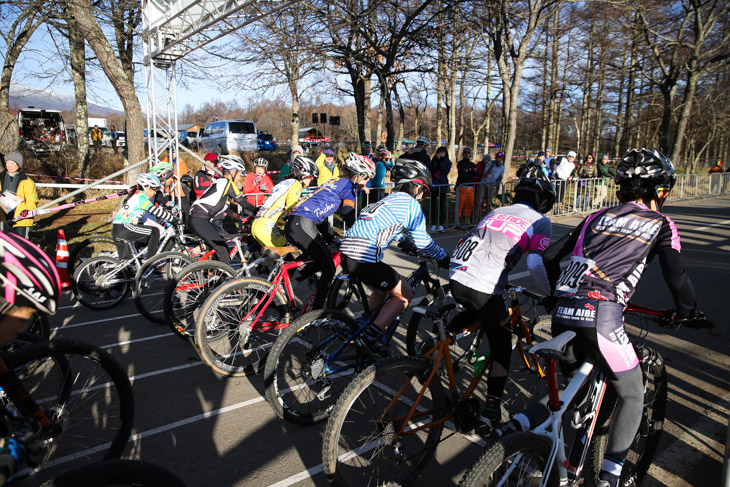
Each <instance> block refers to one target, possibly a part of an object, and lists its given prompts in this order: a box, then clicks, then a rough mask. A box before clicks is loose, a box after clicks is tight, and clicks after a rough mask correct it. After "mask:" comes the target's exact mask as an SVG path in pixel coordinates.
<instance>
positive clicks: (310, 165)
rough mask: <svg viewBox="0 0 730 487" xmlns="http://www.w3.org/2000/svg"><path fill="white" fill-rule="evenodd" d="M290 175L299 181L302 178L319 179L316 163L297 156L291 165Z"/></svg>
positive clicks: (307, 158)
mask: <svg viewBox="0 0 730 487" xmlns="http://www.w3.org/2000/svg"><path fill="white" fill-rule="evenodd" d="M291 173H292V174H293V175H294V177H295V178H297V179H299V180H302V179H304V178H312V179H317V178H318V177H319V168H317V163H316V162H314V161H313V160H312V159H310V158H309V157H305V156H298V157H297V158H296V159H294V162H292V163H291Z"/></svg>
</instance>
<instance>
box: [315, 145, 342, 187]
mask: <svg viewBox="0 0 730 487" xmlns="http://www.w3.org/2000/svg"><path fill="white" fill-rule="evenodd" d="M316 164H317V169H318V170H319V176H317V186H322V185H323V184H324V183H326V182H327V181H329V180H330V179H337V178H339V177H340V168H339V167H337V162H336V161H335V153H334V152H333V151H332V149H325V150H324V152H323V153H322V154H320V155H319V157H318V158H317V161H316Z"/></svg>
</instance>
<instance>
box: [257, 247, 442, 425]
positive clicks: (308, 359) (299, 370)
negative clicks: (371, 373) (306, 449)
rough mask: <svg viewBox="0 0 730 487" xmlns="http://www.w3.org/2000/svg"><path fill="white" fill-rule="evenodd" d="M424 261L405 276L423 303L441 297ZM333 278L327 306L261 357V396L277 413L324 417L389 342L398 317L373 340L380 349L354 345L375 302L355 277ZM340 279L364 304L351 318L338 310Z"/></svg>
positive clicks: (308, 419) (299, 419)
mask: <svg viewBox="0 0 730 487" xmlns="http://www.w3.org/2000/svg"><path fill="white" fill-rule="evenodd" d="M430 267H433V268H436V269H437V268H438V266H437V264H436V263H435V262H434V261H432V260H429V259H426V258H420V259H419V266H418V268H417V269H416V270H415V271H414V272H413V273H412V274H411V275H410V276H408V278H407V281H408V282H409V284H410V285H411V287H412V288H413V289H414V292H415V291H417V290H418V288H419V286H420V285H423V286H424V288H425V289H426V294H427V295H426V297H424V298H423V299H422V302H423V303H426V302H428V303H431V302H434V301H436V300H439V301H443V300H445V299H446V293H445V292H444V290H443V288H442V287H441V284H440V282H439V279H438V274H436V277H434V276H432V275H431V271H430V269H429V268H430ZM335 283H339V284H333V286H332V288H331V289H330V294H329V297H328V305H327V309H326V310H324V311H314V312H312V313H308V314H306V315H304V316H302V317H300V318H299V319H297V320H296V321H295V322H294V323H293V324H292V326H290V327H289V328H287V329H286V330H285V331H284V332H283V333H282V334H281V336H280V337H279V338H278V339H277V340H276V342H274V346H273V348H272V350H271V354H270V355H269V358H268V359H267V361H266V367H265V370H264V383H265V385H266V400H267V401H268V402H269V404H270V405H271V407H272V408H273V409H274V412H275V413H276V415H277V416H279V417H280V418H282V419H285V420H287V421H291V422H293V423H299V424H311V423H316V422H318V421H322V420H324V419H326V418H327V416H328V415H329V413H330V411H331V410H332V408H333V407H334V405H335V402H336V401H337V398H338V397H339V396H340V393H341V392H342V390H343V389H344V388H345V386H346V385H347V384H348V383H349V382H350V380H352V376H353V374H356V373H357V372H359V371H361V370H362V369H364V368H365V367H367V366H368V365H370V364H371V363H373V361H374V360H377V359H379V358H383V356H385V355H387V354H388V353H389V352H388V346H389V343H390V341H391V339H392V338H393V335H394V334H395V332H396V330H397V329H398V325H399V323H400V317H397V318H396V319H395V320H393V322H391V323H390V325H388V327H387V328H386V330H385V332H384V334H383V338H382V340H381V343H379V349H380V351H381V353H380V355H375V356H374V355H373V354H372V353H371V352H370V351H367V350H362V349H360V347H358V346H357V345H355V341H356V340H357V338H358V337H359V336H360V335H361V334H362V333H363V332H364V331H365V330H366V329H367V328H368V327H369V326H373V325H372V322H373V320H374V319H375V318H376V316H377V312H378V311H379V310H380V308H378V309H377V310H374V311H373V312H370V310H369V309H368V308H367V297H366V294H365V291H364V289H363V285H362V283H361V282H360V281H359V280H357V279H355V278H353V277H351V276H348V275H340V276H337V277H336V278H335ZM343 283H346V286H347V288H348V289H349V290H348V291H347V293H346V294H350V295H352V296H357V299H356V301H357V302H361V303H363V306H364V307H365V313H364V314H363V317H362V318H361V319H359V320H357V321H355V320H354V319H353V318H351V317H350V316H348V315H347V314H345V313H343V312H342V311H338V309H339V308H340V304H341V303H342V301H341V299H342V296H343V293H341V290H342V289H343V287H344V286H345V284H343Z"/></svg>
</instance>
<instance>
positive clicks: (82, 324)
mask: <svg viewBox="0 0 730 487" xmlns="http://www.w3.org/2000/svg"><path fill="white" fill-rule="evenodd" d="M135 316H142V315H141V314H139V313H134V314H133V315H124V316H116V317H112V318H104V319H103V320H95V321H85V322H83V323H75V324H73V325H67V324H63V325H61V326H57V327H55V328H52V329H51V331H58V330H67V329H69V328H76V327H77V326H85V325H93V324H96V323H104V322H105V321H115V320H123V319H125V318H133V317H135ZM66 323H70V320H69V321H67V322H66Z"/></svg>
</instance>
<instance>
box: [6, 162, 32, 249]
mask: <svg viewBox="0 0 730 487" xmlns="http://www.w3.org/2000/svg"><path fill="white" fill-rule="evenodd" d="M0 193H2V195H3V198H2V199H3V200H5V201H7V202H8V205H6V206H5V208H6V209H7V211H3V210H0V221H3V222H4V221H6V220H12V219H14V218H16V217H24V216H26V215H27V214H28V212H29V211H32V210H35V208H36V207H37V206H38V192H37V191H36V189H35V183H34V182H33V180H32V179H30V178H29V177H28V176H27V175H26V174H25V172H23V154H21V153H20V152H17V151H12V152H9V153H8V155H6V156H5V170H4V171H3V172H2V173H1V174H0ZM32 226H33V218H26V219H25V220H20V221H19V222H16V223H15V224H13V226H12V228H6V229H5V230H6V231H11V232H13V233H15V234H17V235H20V236H21V237H23V238H28V232H29V231H30V227H32Z"/></svg>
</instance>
